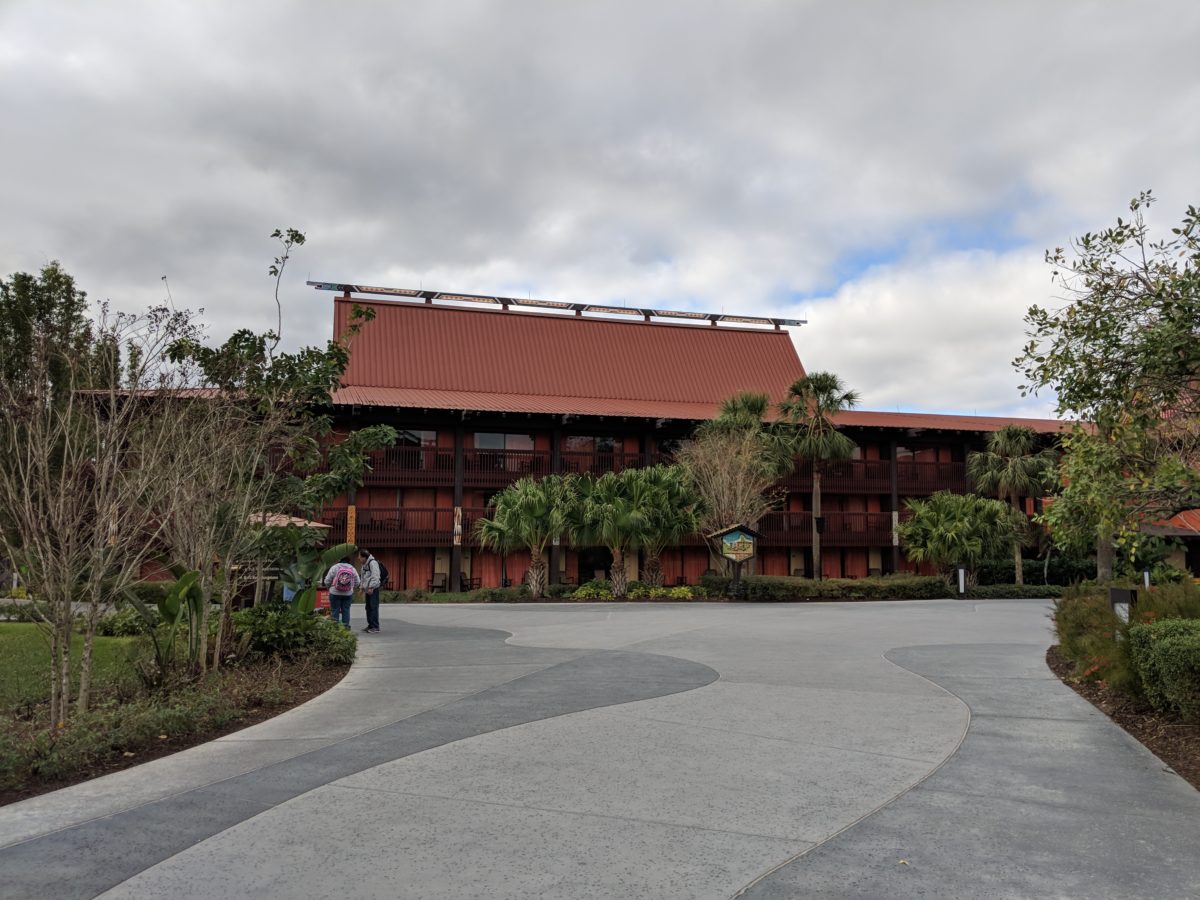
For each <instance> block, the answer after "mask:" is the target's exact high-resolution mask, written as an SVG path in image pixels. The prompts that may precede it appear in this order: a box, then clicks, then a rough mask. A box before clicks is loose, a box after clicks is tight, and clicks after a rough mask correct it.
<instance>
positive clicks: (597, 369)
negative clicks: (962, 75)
mask: <svg viewBox="0 0 1200 900" xmlns="http://www.w3.org/2000/svg"><path fill="white" fill-rule="evenodd" d="M310 284H312V285H313V286H315V287H317V288H318V289H322V290H331V291H335V292H337V294H338V296H335V297H334V317H333V318H334V333H335V334H342V333H344V332H345V330H346V328H347V326H348V325H349V324H350V321H351V318H352V312H353V308H354V306H355V305H356V304H357V305H358V306H360V307H370V308H371V309H372V310H373V311H374V314H375V318H374V320H373V321H371V322H369V323H367V324H366V325H364V326H363V328H362V330H361V331H360V332H359V333H358V334H357V335H355V336H354V338H353V340H352V341H351V344H350V364H349V368H348V370H347V372H346V375H345V378H344V379H343V382H344V387H342V388H341V389H340V390H339V391H337V392H336V394H335V397H334V401H335V422H336V423H337V427H338V428H341V429H351V428H357V427H362V426H365V425H369V424H380V423H383V424H388V425H392V426H393V427H395V428H396V429H397V430H398V431H399V432H400V440H399V442H398V443H397V444H396V446H395V447H393V448H391V449H388V450H386V451H383V452H380V453H378V454H376V455H375V458H374V460H373V462H372V469H371V471H370V472H369V473H368V474H367V477H366V483H365V484H364V486H363V487H362V488H360V489H358V490H357V491H356V492H355V493H354V494H353V496H349V497H345V498H342V499H341V500H339V501H338V502H337V503H336V504H335V506H334V507H333V508H331V509H329V510H327V511H326V513H325V516H324V517H323V518H324V521H326V522H327V523H328V524H329V525H331V526H332V527H333V537H334V539H340V538H342V537H345V538H346V539H347V540H350V541H353V542H355V543H357V544H359V545H360V546H364V547H368V548H370V549H371V551H372V552H374V553H375V555H376V556H377V557H379V558H380V559H381V560H383V562H384V564H385V565H386V566H387V567H388V569H389V570H390V574H391V580H392V586H393V587H395V588H397V589H403V588H417V587H419V588H427V587H430V586H434V587H445V588H447V589H450V590H458V589H466V588H468V587H489V586H502V585H505V584H510V583H511V584H516V583H519V582H520V581H521V579H522V578H523V577H524V574H525V571H526V569H527V568H528V565H529V559H528V554H522V553H514V554H511V555H509V556H508V557H506V558H501V557H499V556H498V555H497V554H495V553H491V552H485V551H482V550H481V549H480V548H479V547H478V545H477V543H476V541H475V539H474V523H475V521H476V520H477V519H478V518H480V517H481V516H484V515H486V510H487V505H488V501H489V500H490V498H491V497H492V496H493V495H494V494H495V493H497V492H498V491H500V490H502V489H503V488H504V487H506V486H507V485H509V484H511V483H512V482H513V481H515V480H517V479H518V478H521V477H523V476H528V475H532V476H535V477H536V476H538V475H541V474H546V473H550V472H604V471H610V470H620V469H625V468H630V467H639V466H647V465H652V464H654V463H658V462H667V461H670V459H671V456H672V453H673V452H674V451H675V450H676V449H678V447H679V446H680V444H681V442H683V441H685V440H687V438H688V436H689V435H690V434H691V433H692V431H693V429H695V427H696V426H697V425H698V424H699V423H700V422H703V421H705V420H707V419H710V418H712V417H713V416H714V415H716V413H717V411H718V408H719V406H720V404H721V402H722V401H723V400H725V399H727V398H728V397H731V396H733V395H734V394H737V393H739V392H742V391H754V392H759V393H764V394H767V395H768V396H769V397H770V398H771V400H772V402H778V401H779V400H781V399H783V398H784V396H785V394H786V392H787V389H788V387H789V386H790V385H791V384H792V383H793V382H794V381H795V380H796V379H797V378H799V377H801V376H802V375H803V374H804V367H803V365H802V364H801V361H800V358H799V356H798V355H797V353H796V349H795V345H794V344H793V342H792V337H791V335H790V334H789V332H788V331H787V330H786V329H787V328H788V327H795V326H799V325H802V324H803V323H802V322H800V321H797V320H783V319H766V318H763V319H757V318H750V317H744V316H722V315H710V314H705V313H694V312H671V311H666V310H651V309H631V308H630V309H627V308H623V307H600V306H584V305H581V304H568V303H557V302H553V301H539V300H520V299H516V298H503V297H479V296H467V295H461V294H443V293H438V292H435V291H423V290H398V289H387V288H375V287H366V286H360V285H345V284H332V283H325V282H310ZM837 421H838V424H839V426H840V427H841V428H842V429H843V430H844V431H845V433H846V434H848V435H849V436H850V437H851V438H852V439H853V440H854V442H855V444H856V445H857V447H858V449H857V450H856V452H855V456H854V458H853V459H851V460H847V461H845V462H840V463H834V464H830V465H829V467H828V468H827V469H826V470H825V473H824V475H823V478H822V495H823V499H822V513H823V522H822V526H823V527H822V532H821V544H822V548H823V549H822V557H823V564H822V569H823V574H824V575H825V576H826V577H831V578H832V577H848V578H855V577H864V576H867V575H874V574H887V573H891V572H896V571H915V570H916V569H917V567H916V566H915V565H914V564H912V563H910V562H909V561H907V560H906V559H905V558H904V554H903V551H902V549H901V548H900V547H899V546H898V544H897V541H896V537H895V526H896V523H897V521H898V520H899V518H900V517H901V516H902V515H903V509H904V506H903V501H904V500H905V498H908V497H921V496H927V495H929V494H931V493H933V492H934V491H938V490H947V489H948V490H954V491H966V490H968V489H969V487H970V486H969V484H968V482H967V475H966V458H967V454H968V453H970V452H971V451H973V450H978V449H981V448H982V447H983V445H984V442H985V441H986V437H987V433H988V432H991V431H994V430H996V429H998V428H1000V427H1002V426H1003V425H1006V424H1009V423H1011V422H1016V423H1019V424H1022V425H1028V426H1029V427H1031V428H1033V429H1035V430H1036V431H1038V432H1040V433H1045V434H1051V433H1055V432H1058V431H1062V430H1064V429H1065V428H1066V427H1067V426H1066V425H1065V424H1064V423H1062V422H1058V421H1055V420H1041V419H1009V418H987V417H977V416H952V415H925V414H916V413H889V412H864V411H858V410H855V411H852V412H847V413H844V414H843V415H841V416H840V417H839V418H838V420H837ZM782 487H783V488H784V489H785V490H786V499H785V501H784V503H783V505H782V508H781V509H779V510H778V511H775V512H771V513H769V514H768V515H767V516H766V517H764V519H763V520H762V521H760V522H759V523H758V530H759V531H760V532H761V533H762V538H761V539H760V542H759V555H758V557H757V559H756V560H755V561H754V566H755V569H756V571H757V572H759V573H761V574H766V575H791V574H798V575H809V576H811V575H812V574H813V571H812V569H813V562H812V552H811V548H812V527H813V519H812V516H811V513H810V512H808V511H806V510H808V508H809V503H810V493H811V487H812V479H811V468H810V467H809V466H808V464H807V463H806V462H804V461H799V462H798V464H797V466H796V468H795V471H794V472H793V473H792V474H791V475H789V476H788V477H787V478H786V479H784V481H783V484H782ZM662 562H663V570H664V574H665V577H666V579H667V582H668V583H669V584H675V583H688V584H691V583H695V582H696V580H697V579H698V578H699V577H700V575H701V574H703V573H704V572H705V570H707V569H709V568H711V567H712V562H711V561H710V559H709V553H708V549H707V547H706V546H705V544H704V542H703V540H702V539H701V538H700V537H698V536H697V537H695V538H692V539H690V540H688V541H685V542H684V543H683V545H682V546H680V547H676V548H673V549H671V550H669V551H668V552H667V553H666V554H664V556H663V560H662ZM549 563H550V577H551V582H552V583H555V582H560V583H561V582H566V583H581V582H583V581H588V580H590V579H592V578H595V577H604V575H605V573H606V571H607V570H608V567H609V566H610V565H611V558H610V557H609V555H608V553H607V551H605V550H604V549H603V548H589V547H569V546H562V547H554V548H553V549H552V551H551V554H550V560H549ZM636 563H637V560H636V559H633V560H630V562H629V565H630V575H631V577H632V576H634V574H635V573H634V571H633V568H634V566H636Z"/></svg>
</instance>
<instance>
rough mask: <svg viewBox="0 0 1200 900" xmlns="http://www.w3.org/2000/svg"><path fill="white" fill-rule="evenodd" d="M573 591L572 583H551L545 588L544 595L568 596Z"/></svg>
mask: <svg viewBox="0 0 1200 900" xmlns="http://www.w3.org/2000/svg"><path fill="white" fill-rule="evenodd" d="M574 593H575V585H573V584H552V585H549V586H548V587H547V588H546V596H547V597H554V598H561V597H570V596H571V595H572V594H574Z"/></svg>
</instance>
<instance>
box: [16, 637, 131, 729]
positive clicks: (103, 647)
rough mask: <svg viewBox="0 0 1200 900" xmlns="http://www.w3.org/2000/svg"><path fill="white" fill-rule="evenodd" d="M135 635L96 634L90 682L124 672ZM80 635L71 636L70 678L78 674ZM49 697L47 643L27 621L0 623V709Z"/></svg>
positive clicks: (48, 649)
mask: <svg viewBox="0 0 1200 900" xmlns="http://www.w3.org/2000/svg"><path fill="white" fill-rule="evenodd" d="M135 640H136V638H127V637H119V638H117V637H97V638H96V641H95V643H94V644H93V645H92V683H93V684H94V685H96V686H100V685H102V684H104V683H105V682H111V681H113V680H115V679H117V678H120V677H122V676H124V675H126V674H127V673H128V672H129V669H128V663H127V659H128V653H129V646H130V644H132V643H133V642H134V641H135ZM82 650H83V635H79V634H76V635H74V636H73V637H72V639H71V677H72V681H74V680H75V679H77V678H78V677H79V655H80V653H81V652H82ZM49 696H50V645H49V644H48V643H47V641H46V639H45V638H44V637H43V636H42V633H41V632H40V631H38V627H37V626H36V625H34V624H32V623H28V622H0V710H7V709H11V708H12V707H14V706H21V705H24V704H27V703H37V702H39V701H41V700H45V699H47V698H48V697H49Z"/></svg>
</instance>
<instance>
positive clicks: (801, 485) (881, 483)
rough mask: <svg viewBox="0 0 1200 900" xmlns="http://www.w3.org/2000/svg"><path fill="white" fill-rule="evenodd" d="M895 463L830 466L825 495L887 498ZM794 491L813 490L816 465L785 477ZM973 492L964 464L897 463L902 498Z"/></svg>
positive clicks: (805, 464) (800, 465)
mask: <svg viewBox="0 0 1200 900" xmlns="http://www.w3.org/2000/svg"><path fill="white" fill-rule="evenodd" d="M891 466H892V463H891V460H887V459H848V460H841V461H837V462H827V463H825V464H824V466H823V467H822V470H821V492H822V493H824V494H887V493H890V492H891V490H892V469H891ZM782 483H783V486H784V487H785V488H787V489H788V490H790V491H800V492H807V491H811V490H812V462H811V460H806V459H802V460H798V461H797V462H796V468H795V469H793V470H792V472H791V474H789V475H787V476H785V477H784V479H783V481H782ZM969 489H970V485H969V482H968V481H967V471H966V466H965V465H964V464H963V463H960V462H906V461H899V462H897V463H896V491H897V493H899V494H900V495H901V496H912V495H914V494H932V493H933V492H934V491H958V492H963V491H966V490H969Z"/></svg>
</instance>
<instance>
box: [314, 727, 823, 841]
mask: <svg viewBox="0 0 1200 900" xmlns="http://www.w3.org/2000/svg"><path fill="white" fill-rule="evenodd" d="M539 721H541V720H539ZM401 758H402V759H407V758H408V757H401ZM398 761H399V760H397V762H398ZM347 777H352V776H347ZM324 787H331V788H336V789H338V790H343V791H368V792H370V793H373V794H391V795H393V796H398V797H420V798H422V799H426V800H445V801H447V802H449V803H463V804H472V803H478V804H482V805H483V806H497V807H500V808H502V809H527V810H532V811H533V812H545V813H554V814H556V815H562V816H579V817H582V818H592V819H610V820H613V821H616V822H637V823H641V824H647V825H662V826H665V827H668V828H686V829H689V830H691V831H705V832H709V833H712V834H736V835H738V836H740V837H751V838H762V839H763V840H768V841H789V842H790V841H800V842H801V843H803V844H812V843H813V842H812V841H806V840H805V839H804V838H801V837H797V836H794V835H776V834H760V833H759V832H756V831H735V830H733V829H730V828H706V827H705V826H703V825H688V824H685V823H683V822H668V821H665V820H663V819H643V818H638V817H636V816H616V815H612V814H610V813H600V812H582V811H579V810H571V809H555V808H554V807H551V806H533V805H530V804H527V803H512V802H507V803H506V802H504V801H501V800H481V799H478V798H475V797H471V798H465V797H447V796H445V795H444V794H422V793H419V792H417V791H392V790H388V789H387V788H373V787H365V786H361V785H357V784H339V783H337V782H331V783H330V784H327V785H324ZM814 846H815V845H814Z"/></svg>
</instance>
